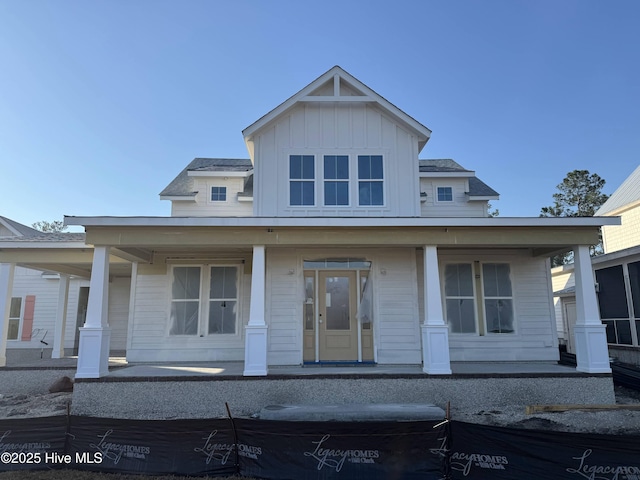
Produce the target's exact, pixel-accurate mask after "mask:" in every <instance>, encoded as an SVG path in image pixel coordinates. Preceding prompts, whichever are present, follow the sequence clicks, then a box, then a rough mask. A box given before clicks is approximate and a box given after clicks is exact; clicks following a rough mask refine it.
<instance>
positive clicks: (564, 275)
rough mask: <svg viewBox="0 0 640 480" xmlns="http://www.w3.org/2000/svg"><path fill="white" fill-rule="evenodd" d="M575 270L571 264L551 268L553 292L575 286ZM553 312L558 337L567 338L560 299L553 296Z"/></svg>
mask: <svg viewBox="0 0 640 480" xmlns="http://www.w3.org/2000/svg"><path fill="white" fill-rule="evenodd" d="M575 285H576V280H575V272H574V269H573V264H571V265H565V266H561V267H554V268H552V269H551V287H552V290H553V291H554V292H557V291H559V290H564V289H565V288H570V287H575ZM553 306H554V312H555V315H556V329H557V331H558V338H561V339H563V340H566V339H567V327H566V325H565V324H564V312H563V311H562V308H563V307H562V301H561V299H560V297H553Z"/></svg>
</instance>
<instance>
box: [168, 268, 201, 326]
mask: <svg viewBox="0 0 640 480" xmlns="http://www.w3.org/2000/svg"><path fill="white" fill-rule="evenodd" d="M199 307H200V267H174V269H173V284H172V287H171V314H170V318H171V331H170V333H171V335H197V334H198V314H199V310H200V308H199Z"/></svg>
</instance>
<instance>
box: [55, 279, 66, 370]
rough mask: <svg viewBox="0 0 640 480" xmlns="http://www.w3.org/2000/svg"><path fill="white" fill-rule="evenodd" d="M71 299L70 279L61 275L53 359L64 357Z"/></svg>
mask: <svg viewBox="0 0 640 480" xmlns="http://www.w3.org/2000/svg"><path fill="white" fill-rule="evenodd" d="M68 299H69V277H68V276H67V275H62V274H60V284H59V285H58V309H57V311H56V324H55V328H54V332H53V351H52V352H51V358H63V357H64V331H65V328H66V325H67V304H68Z"/></svg>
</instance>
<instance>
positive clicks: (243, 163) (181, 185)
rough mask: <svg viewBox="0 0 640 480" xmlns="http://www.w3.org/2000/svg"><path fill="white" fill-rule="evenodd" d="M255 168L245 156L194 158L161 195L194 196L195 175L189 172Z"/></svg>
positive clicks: (232, 170)
mask: <svg viewBox="0 0 640 480" xmlns="http://www.w3.org/2000/svg"><path fill="white" fill-rule="evenodd" d="M251 170H253V165H252V163H251V160H249V159H244V158H194V159H193V160H192V161H191V163H189V165H187V166H186V167H185V168H184V169H183V170H182V171H181V172H180V173H179V174H178V176H177V177H176V178H174V179H173V180H172V181H171V183H169V185H167V186H166V187H165V189H164V190H162V192H160V197H161V198H162V197H193V196H195V195H196V193H198V192H196V191H194V186H193V183H194V180H193V177H190V176H189V172H248V171H251Z"/></svg>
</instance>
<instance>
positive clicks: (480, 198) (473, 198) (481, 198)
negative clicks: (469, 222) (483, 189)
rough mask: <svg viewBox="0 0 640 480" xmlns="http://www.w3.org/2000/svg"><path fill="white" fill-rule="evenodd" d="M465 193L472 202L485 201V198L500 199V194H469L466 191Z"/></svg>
mask: <svg viewBox="0 0 640 480" xmlns="http://www.w3.org/2000/svg"><path fill="white" fill-rule="evenodd" d="M465 195H466V196H467V197H468V200H469V201H470V202H475V201H484V200H500V196H499V195H469V194H468V193H466V194H465Z"/></svg>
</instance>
